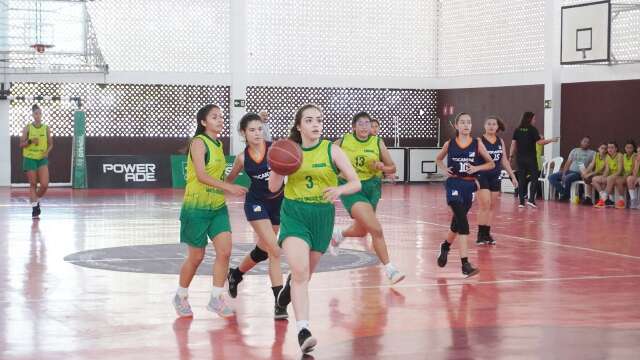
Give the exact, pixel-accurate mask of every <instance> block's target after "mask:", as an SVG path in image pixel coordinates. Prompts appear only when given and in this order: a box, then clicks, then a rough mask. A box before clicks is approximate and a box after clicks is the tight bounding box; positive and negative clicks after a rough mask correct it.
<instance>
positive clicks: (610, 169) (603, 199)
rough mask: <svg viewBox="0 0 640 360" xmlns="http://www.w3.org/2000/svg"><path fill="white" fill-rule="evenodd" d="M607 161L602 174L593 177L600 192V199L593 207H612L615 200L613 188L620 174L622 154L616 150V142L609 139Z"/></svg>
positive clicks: (594, 183)
mask: <svg viewBox="0 0 640 360" xmlns="http://www.w3.org/2000/svg"><path fill="white" fill-rule="evenodd" d="M606 159H607V161H606V162H605V166H604V171H603V172H602V176H596V177H595V178H593V185H594V186H595V188H596V189H597V190H598V191H599V192H600V200H598V202H597V203H596V205H595V207H597V208H603V207H614V206H615V202H614V201H613V199H614V194H613V190H614V187H615V185H616V180H617V179H618V177H620V176H621V175H622V170H623V166H622V154H621V153H620V152H619V151H618V143H617V142H615V141H609V143H607V157H606Z"/></svg>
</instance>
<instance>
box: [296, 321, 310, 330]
mask: <svg viewBox="0 0 640 360" xmlns="http://www.w3.org/2000/svg"><path fill="white" fill-rule="evenodd" d="M296 327H297V328H298V332H300V331H301V330H302V329H307V330H308V329H309V320H298V321H296Z"/></svg>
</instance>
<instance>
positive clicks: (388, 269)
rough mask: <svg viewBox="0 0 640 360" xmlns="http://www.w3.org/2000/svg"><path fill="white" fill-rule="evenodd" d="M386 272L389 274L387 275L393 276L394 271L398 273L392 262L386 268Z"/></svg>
mask: <svg viewBox="0 0 640 360" xmlns="http://www.w3.org/2000/svg"><path fill="white" fill-rule="evenodd" d="M384 271H385V272H386V273H387V275H391V274H392V273H393V272H394V271H396V267H395V266H393V264H392V263H391V262H389V263H387V265H385V266H384Z"/></svg>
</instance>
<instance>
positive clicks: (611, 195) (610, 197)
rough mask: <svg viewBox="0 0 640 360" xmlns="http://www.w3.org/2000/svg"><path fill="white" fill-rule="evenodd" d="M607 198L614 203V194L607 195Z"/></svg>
mask: <svg viewBox="0 0 640 360" xmlns="http://www.w3.org/2000/svg"><path fill="white" fill-rule="evenodd" d="M608 197H609V200H611V201H614V200H615V199H616V196H615V194H609V195H608Z"/></svg>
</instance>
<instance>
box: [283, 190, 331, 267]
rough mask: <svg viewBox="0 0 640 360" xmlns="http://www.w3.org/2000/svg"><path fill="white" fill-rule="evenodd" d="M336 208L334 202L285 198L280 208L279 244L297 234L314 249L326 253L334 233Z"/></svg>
mask: <svg viewBox="0 0 640 360" xmlns="http://www.w3.org/2000/svg"><path fill="white" fill-rule="evenodd" d="M335 217H336V208H335V206H333V204H309V203H304V202H301V201H295V200H288V199H284V201H283V202H282V208H281V209H280V235H279V236H278V245H280V247H282V242H283V241H284V239H286V238H288V237H290V236H295V237H297V238H300V239H302V240H304V241H305V242H306V243H307V244H309V248H310V249H311V250H312V251H318V252H321V253H323V254H324V252H325V251H327V248H328V247H329V242H330V241H331V235H332V234H333V222H334V220H335Z"/></svg>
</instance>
